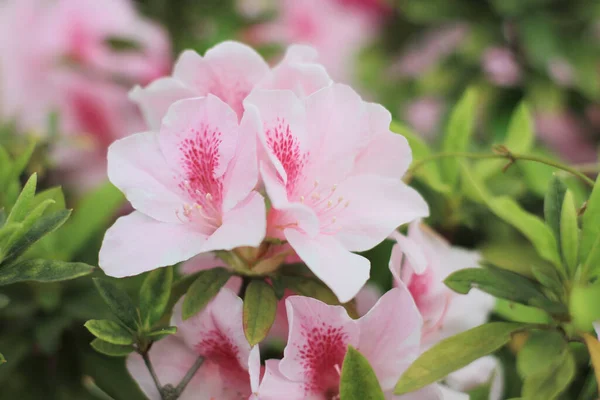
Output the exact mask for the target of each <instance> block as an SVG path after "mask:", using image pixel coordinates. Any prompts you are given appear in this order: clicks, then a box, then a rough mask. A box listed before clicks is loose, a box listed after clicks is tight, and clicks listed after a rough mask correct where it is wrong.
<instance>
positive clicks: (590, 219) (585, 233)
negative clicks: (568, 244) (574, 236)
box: [580, 175, 600, 272]
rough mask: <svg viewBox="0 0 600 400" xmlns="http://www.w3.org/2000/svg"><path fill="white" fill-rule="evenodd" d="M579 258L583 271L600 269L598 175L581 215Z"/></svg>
mask: <svg viewBox="0 0 600 400" xmlns="http://www.w3.org/2000/svg"><path fill="white" fill-rule="evenodd" d="M580 259H581V261H582V264H583V265H584V267H583V271H592V272H597V271H599V270H600V175H599V176H598V178H596V184H595V185H594V189H593V190H592V194H591V195H590V197H589V199H588V201H587V206H586V210H585V212H584V213H583V217H582V227H581V248H580Z"/></svg>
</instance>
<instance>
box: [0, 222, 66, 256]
mask: <svg viewBox="0 0 600 400" xmlns="http://www.w3.org/2000/svg"><path fill="white" fill-rule="evenodd" d="M69 215H71V210H61V211H56V212H52V213H47V215H45V216H43V217H42V218H40V219H38V220H37V221H36V222H34V223H33V225H32V226H31V228H30V229H29V230H28V231H27V232H25V234H23V235H22V236H20V237H19V238H17V239H16V240H15V241H14V243H12V245H11V246H10V250H9V253H8V255H7V256H6V259H5V260H4V261H3V263H4V264H9V263H11V262H13V261H15V260H16V259H17V258H19V257H20V256H21V255H22V254H23V253H25V251H26V250H27V249H28V248H29V247H31V246H32V245H33V244H34V243H36V242H37V241H38V240H40V239H41V238H42V237H44V236H45V235H47V234H49V233H51V232H54V231H55V230H56V229H58V228H59V227H60V226H61V225H62V224H64V223H65V221H66V220H67V219H69Z"/></svg>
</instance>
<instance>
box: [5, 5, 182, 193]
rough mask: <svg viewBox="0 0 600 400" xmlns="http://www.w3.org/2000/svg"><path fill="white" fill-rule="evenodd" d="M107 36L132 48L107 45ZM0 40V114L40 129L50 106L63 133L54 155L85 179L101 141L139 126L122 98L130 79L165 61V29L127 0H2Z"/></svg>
mask: <svg viewBox="0 0 600 400" xmlns="http://www.w3.org/2000/svg"><path fill="white" fill-rule="evenodd" d="M15 37H18V38H19V40H14V38H15ZM112 39H124V40H126V41H131V42H132V43H134V44H135V45H136V46H137V49H134V50H131V49H130V50H115V49H114V48H113V47H112V45H110V43H109V41H110V40H112ZM0 43H1V44H2V49H3V52H2V54H0V71H1V73H0V104H1V105H2V106H1V107H0V118H2V119H5V120H13V119H14V120H15V122H16V123H17V126H18V128H19V129H20V130H23V131H34V132H35V133H38V134H42V135H44V134H46V129H47V126H48V117H49V115H50V114H51V113H52V112H56V113H57V114H58V116H59V126H58V130H59V132H60V133H61V134H63V135H65V140H64V141H61V142H59V145H58V146H57V149H56V153H55V154H54V157H55V159H56V161H57V164H58V166H59V167H60V169H62V170H64V171H65V172H67V173H68V174H69V178H71V177H70V175H74V176H73V179H74V180H76V181H77V182H83V181H86V182H85V183H86V184H87V185H89V184H90V181H92V182H96V181H97V180H98V179H101V178H104V177H105V172H104V173H103V172H102V171H103V170H104V171H105V160H106V149H107V146H108V144H110V143H111V142H112V141H114V140H115V139H118V138H121V137H124V136H126V135H128V134H130V133H132V132H135V131H136V130H139V129H140V128H141V126H142V120H141V118H140V115H139V112H138V111H137V110H136V108H135V106H133V105H131V104H129V103H128V100H127V90H128V88H129V87H130V85H132V84H134V83H143V82H146V81H148V80H150V79H154V78H156V77H158V76H160V75H162V74H164V73H165V72H166V71H167V70H168V68H169V65H170V48H169V42H168V39H167V37H166V34H165V33H164V32H163V30H162V29H160V28H159V27H158V26H157V25H155V24H153V23H151V22H149V21H148V20H146V19H144V18H142V17H140V16H139V15H138V14H137V13H136V12H135V9H134V7H133V3H132V2H131V1H128V0H106V1H102V2H98V1H95V0H54V1H45V0H8V1H4V2H3V3H2V5H0ZM77 159H79V160H77ZM80 160H85V162H79V161H80ZM73 164H75V165H76V166H77V168H73ZM96 177H97V178H96Z"/></svg>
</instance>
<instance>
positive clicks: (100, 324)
mask: <svg viewBox="0 0 600 400" xmlns="http://www.w3.org/2000/svg"><path fill="white" fill-rule="evenodd" d="M84 326H85V327H86V328H87V329H88V331H90V332H91V333H92V335H94V336H96V337H97V338H98V339H101V340H103V341H105V342H107V343H111V344H120V345H126V344H133V335H132V334H131V332H130V331H128V330H127V329H125V328H123V327H122V326H121V325H119V324H118V323H116V322H114V321H109V320H106V319H103V320H99V319H92V320H90V321H88V322H86V323H85V325H84Z"/></svg>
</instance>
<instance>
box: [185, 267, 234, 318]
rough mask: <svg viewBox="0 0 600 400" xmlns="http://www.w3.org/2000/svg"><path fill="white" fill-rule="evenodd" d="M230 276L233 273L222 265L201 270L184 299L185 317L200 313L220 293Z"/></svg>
mask: <svg viewBox="0 0 600 400" xmlns="http://www.w3.org/2000/svg"><path fill="white" fill-rule="evenodd" d="M230 277H231V273H230V272H229V271H228V270H226V269H225V268H222V267H218V268H213V269H208V270H206V271H202V272H200V273H199V274H198V278H196V280H195V281H194V283H192V285H191V286H190V288H189V290H188V292H187V294H186V295H185V298H184V300H183V309H182V314H183V319H184V320H186V319H188V318H190V317H191V316H193V315H195V314H196V313H199V312H200V311H201V310H202V309H203V308H204V307H205V306H206V305H207V304H208V302H209V301H210V300H211V299H212V298H213V297H215V296H216V295H217V293H219V290H221V288H222V287H223V286H224V285H225V283H227V281H228V280H229V278H230Z"/></svg>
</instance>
